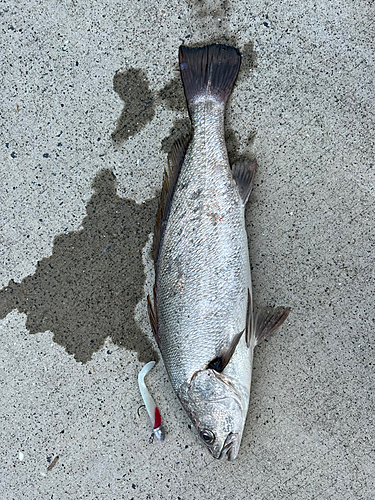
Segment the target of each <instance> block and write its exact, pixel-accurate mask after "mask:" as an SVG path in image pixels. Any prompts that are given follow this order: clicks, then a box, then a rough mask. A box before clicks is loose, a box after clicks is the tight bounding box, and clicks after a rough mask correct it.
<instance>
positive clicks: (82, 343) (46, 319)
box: [0, 170, 159, 363]
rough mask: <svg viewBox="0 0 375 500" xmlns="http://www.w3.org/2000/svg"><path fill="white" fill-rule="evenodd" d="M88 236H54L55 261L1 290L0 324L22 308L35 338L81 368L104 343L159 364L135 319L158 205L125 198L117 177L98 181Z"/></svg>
mask: <svg viewBox="0 0 375 500" xmlns="http://www.w3.org/2000/svg"><path fill="white" fill-rule="evenodd" d="M93 188H94V190H95V192H94V194H93V195H92V197H91V198H90V200H89V202H88V204H87V216H86V217H85V218H84V219H83V221H82V226H83V229H82V230H80V231H72V232H70V233H68V234H60V235H58V236H56V237H55V239H54V243H53V251H52V255H51V256H50V257H49V258H44V259H42V260H41V261H39V262H38V264H37V268H36V271H35V273H34V274H33V275H30V276H27V277H26V278H24V279H23V280H22V281H21V283H15V282H14V281H13V280H11V281H10V282H9V284H8V286H6V287H5V288H3V289H2V290H0V318H1V319H2V318H4V317H5V316H6V315H7V314H8V313H9V312H10V311H12V310H13V309H17V310H18V311H19V312H21V313H25V314H26V315H27V320H26V328H27V329H28V330H29V332H30V333H38V332H45V331H47V330H50V331H51V332H53V340H54V341H55V342H56V343H58V344H60V345H61V346H63V347H65V349H66V351H67V352H68V353H69V354H73V355H74V357H75V359H76V360H77V361H80V362H82V363H85V362H87V361H88V360H90V359H91V356H92V354H93V353H94V352H96V351H98V350H99V349H100V348H101V346H102V345H103V343H104V341H105V339H106V338H107V337H110V338H111V339H112V341H113V342H114V343H115V344H117V345H118V346H120V347H123V348H125V349H130V350H133V351H136V352H137V353H138V358H139V360H140V361H141V362H147V361H149V360H150V359H155V360H157V359H159V357H158V354H157V353H156V351H155V350H154V348H153V345H152V343H151V341H150V340H149V339H148V338H147V337H146V336H145V335H144V333H143V332H142V331H141V329H140V328H139V326H138V324H137V323H136V321H135V319H134V311H135V307H136V305H137V303H138V302H139V301H140V300H141V299H142V298H143V297H144V288H143V287H144V283H145V274H144V266H143V262H142V249H143V248H144V246H145V244H146V243H147V241H148V237H149V234H150V233H151V232H153V230H154V225H155V219H156V212H157V206H158V202H157V199H156V198H154V199H152V200H149V201H147V202H145V203H143V204H140V205H139V204H137V203H135V202H134V201H132V200H128V199H126V198H120V197H119V196H118V194H117V192H116V178H115V176H114V174H113V173H112V171H110V170H102V171H100V172H99V173H98V174H97V176H96V177H95V179H94V182H93Z"/></svg>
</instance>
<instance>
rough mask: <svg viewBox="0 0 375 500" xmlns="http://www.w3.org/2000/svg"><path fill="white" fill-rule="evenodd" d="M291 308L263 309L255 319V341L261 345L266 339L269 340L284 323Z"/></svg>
mask: <svg viewBox="0 0 375 500" xmlns="http://www.w3.org/2000/svg"><path fill="white" fill-rule="evenodd" d="M289 313H290V307H276V308H268V307H265V308H264V309H262V310H261V311H260V312H259V313H258V314H257V316H256V318H255V340H256V344H257V345H258V344H260V343H261V342H262V341H263V340H264V339H266V338H269V337H270V336H271V335H272V334H273V333H275V331H276V330H277V329H278V328H279V327H280V326H281V325H282V324H283V323H284V321H285V320H286V318H287V317H288V314H289Z"/></svg>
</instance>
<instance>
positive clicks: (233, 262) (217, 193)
mask: <svg viewBox="0 0 375 500" xmlns="http://www.w3.org/2000/svg"><path fill="white" fill-rule="evenodd" d="M179 55H180V70H181V76H182V81H183V85H184V89H185V95H186V99H187V102H188V108H189V114H190V118H191V121H192V127H193V135H192V138H191V139H190V140H189V139H187V140H186V141H178V142H177V144H176V145H175V147H174V150H173V151H172V153H171V155H170V157H169V165H168V170H167V171H166V172H165V175H164V185H163V191H162V196H161V201H160V206H159V213H158V222H157V226H156V229H155V235H154V258H155V275H156V276H155V287H154V304H152V301H151V298H150V297H148V309H149V316H150V321H151V326H152V328H153V331H154V335H155V338H156V340H157V342H158V345H159V348H160V350H161V353H162V356H163V360H164V363H165V366H166V368H167V371H168V374H169V377H170V380H171V382H172V385H173V388H174V390H175V391H176V393H177V395H178V397H179V399H180V401H181V403H182V405H183V407H184V408H185V410H186V411H187V413H188V415H189V416H190V418H191V420H192V422H193V423H194V425H195V427H196V428H197V430H198V432H199V434H200V436H201V438H202V440H203V442H204V443H205V444H206V446H207V447H208V449H209V451H210V452H211V454H212V455H213V456H214V457H215V458H223V457H225V456H226V457H228V458H229V460H233V459H234V458H235V457H236V456H237V454H238V450H239V447H240V443H241V438H242V433H243V429H244V425H245V420H246V414H247V410H248V405H249V398H250V385H251V372H252V360H253V352H254V347H255V346H256V345H257V344H258V343H259V342H260V341H261V340H263V339H264V338H265V337H268V336H269V335H270V334H271V333H273V332H274V331H275V329H276V328H278V326H280V325H281V324H282V322H283V321H284V320H285V318H286V317H287V315H288V313H289V309H288V308H277V309H265V310H263V311H261V312H260V313H259V314H258V315H257V317H256V318H254V315H253V301H252V289H251V276H250V262H249V252H248V241H247V233H246V229H245V205H246V202H247V200H248V198H249V195H250V192H251V187H252V181H253V177H254V174H255V170H256V166H257V164H256V162H252V163H248V164H247V163H238V164H235V165H233V166H232V167H231V166H230V165H229V160H228V154H227V149H226V145H225V138H224V108H225V103H226V101H227V99H228V97H229V95H230V93H231V91H232V88H233V86H234V83H235V80H236V78H237V74H238V71H239V67H240V63H241V56H240V53H239V52H238V51H237V50H236V49H235V48H233V47H229V46H225V45H209V46H205V47H200V48H189V47H184V46H181V47H180V54H179Z"/></svg>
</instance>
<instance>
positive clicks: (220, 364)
mask: <svg viewBox="0 0 375 500" xmlns="http://www.w3.org/2000/svg"><path fill="white" fill-rule="evenodd" d="M244 331H245V330H242V332H240V333H237V335H235V336H234V337H233V340H232V342H231V344H230V346H229V347H228V349H227V350H226V351H225V352H224V353H223V354H222V355H221V356H218V357H217V358H215V359H213V360H212V361H211V362H210V363H209V365H208V368H212V369H213V370H215V371H216V372H219V373H221V372H222V371H223V370H224V368H225V367H226V366H227V364H228V363H229V361H230V360H231V358H232V356H233V354H234V351H235V350H236V347H237V345H238V342H239V341H240V339H241V337H242V334H243V333H244Z"/></svg>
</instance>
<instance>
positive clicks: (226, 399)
mask: <svg viewBox="0 0 375 500" xmlns="http://www.w3.org/2000/svg"><path fill="white" fill-rule="evenodd" d="M178 396H179V398H180V400H181V402H182V404H183V406H184V408H185V410H186V412H187V413H188V415H189V417H190V419H191V420H192V422H193V424H194V426H195V427H196V429H197V431H198V433H199V435H200V437H201V439H202V441H203V442H204V443H205V445H206V446H207V448H208V449H209V451H210V452H211V454H212V455H213V456H214V457H215V458H223V457H225V456H227V457H228V458H229V460H234V458H236V456H237V453H238V449H239V446H240V441H241V437H242V432H243V427H244V424H245V418H246V403H244V401H242V398H241V395H240V394H239V392H238V391H237V390H236V388H235V387H234V386H233V385H232V383H231V382H230V380H229V379H228V378H227V377H226V376H225V375H224V374H222V373H217V372H216V371H215V370H212V369H210V368H209V369H207V370H202V371H199V372H197V373H196V374H195V375H194V376H193V378H192V379H191V381H190V383H184V384H183V385H182V386H181V387H180V390H179V394H178Z"/></svg>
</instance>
